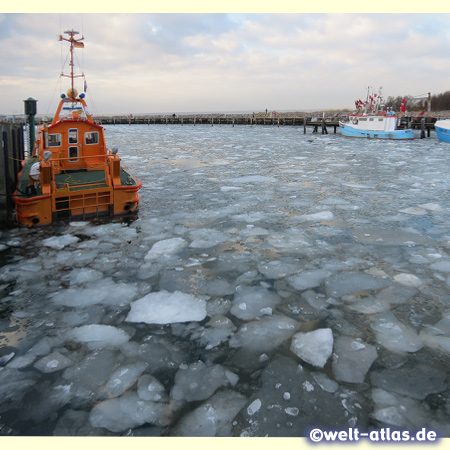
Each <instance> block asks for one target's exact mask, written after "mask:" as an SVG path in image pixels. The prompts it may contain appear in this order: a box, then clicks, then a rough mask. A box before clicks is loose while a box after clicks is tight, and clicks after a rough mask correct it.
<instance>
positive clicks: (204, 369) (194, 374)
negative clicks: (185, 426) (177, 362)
mask: <svg viewBox="0 0 450 450" xmlns="http://www.w3.org/2000/svg"><path fill="white" fill-rule="evenodd" d="M236 382H237V379H236V377H235V375H234V374H232V373H231V372H229V371H227V370H226V369H225V368H224V367H222V366H221V365H218V364H214V365H210V366H208V365H206V364H205V363H203V362H202V361H198V362H196V363H192V364H190V365H189V366H185V365H182V366H180V368H179V370H178V372H177V373H176V375H175V384H174V386H173V388H172V391H171V393H170V395H171V397H172V398H173V399H175V400H178V401H187V402H192V401H197V400H205V399H207V398H209V397H211V395H212V394H214V392H215V391H216V390H217V389H218V388H219V387H221V386H229V385H230V384H233V385H235V384H236Z"/></svg>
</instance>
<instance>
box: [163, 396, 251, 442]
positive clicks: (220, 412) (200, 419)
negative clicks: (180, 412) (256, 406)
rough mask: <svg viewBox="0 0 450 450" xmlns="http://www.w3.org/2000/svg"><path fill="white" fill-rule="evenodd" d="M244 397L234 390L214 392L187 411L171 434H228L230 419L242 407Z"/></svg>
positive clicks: (230, 425) (230, 424)
mask: <svg viewBox="0 0 450 450" xmlns="http://www.w3.org/2000/svg"><path fill="white" fill-rule="evenodd" d="M245 403H246V398H245V397H244V396H243V395H241V394H239V393H238V392H235V391H230V390H223V391H220V392H216V393H215V394H214V395H213V396H211V397H210V398H209V399H208V401H207V402H205V403H203V404H202V405H201V406H199V407H198V408H196V409H194V410H193V411H191V412H189V413H188V414H186V415H185V416H183V417H182V418H181V420H180V421H179V422H178V423H177V425H176V427H175V429H174V432H173V433H172V435H173V436H187V437H191V436H198V437H208V436H210V437H212V436H217V437H221V436H222V437H226V436H230V433H231V430H232V426H233V425H232V420H233V418H234V417H235V416H236V414H238V413H239V411H240V410H241V409H242V408H243V407H244V405H245Z"/></svg>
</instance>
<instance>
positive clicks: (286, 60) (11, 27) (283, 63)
mask: <svg viewBox="0 0 450 450" xmlns="http://www.w3.org/2000/svg"><path fill="white" fill-rule="evenodd" d="M405 10H406V9H405ZM72 28H73V29H75V30H77V31H79V32H80V35H81V34H83V35H84V38H85V40H84V42H85V48H84V49H83V50H81V49H80V50H77V51H76V57H77V59H76V63H77V65H79V68H80V70H82V71H83V72H84V74H85V75H86V80H87V85H88V94H89V95H88V102H89V103H90V106H91V110H93V112H94V113H97V114H120V113H122V114H129V113H133V114H137V113H161V112H168V113H182V112H194V111H195V112H205V111H255V112H257V111H263V110H265V109H266V108H268V109H269V110H277V111H283V110H284V111H287V110H298V111H305V110H321V109H341V108H353V106H354V101H355V100H356V99H358V98H364V97H365V93H366V89H367V86H373V88H374V89H375V90H378V88H379V87H380V86H383V94H384V97H385V98H386V97H388V96H391V95H392V96H398V95H413V96H416V95H417V96H418V95H421V94H424V93H427V92H431V93H432V94H437V93H441V92H445V91H447V90H450V84H449V79H450V56H449V55H450V14H448V13H433V14H418V13H408V14H404V13H396V14H373V13H370V14H359V13H348V14H340V13H338V14H336V13H320V14H315V13H299V14H294V13H287V14H281V13H280V14H278V13H277V14H273V13H269V14H266V13H258V14H247V13H233V14H230V13H228V14H225V13H211V14H203V13H189V14H186V13H156V14H155V13H133V14H131V13H127V14H124V13H117V14H116V13H111V14H98V13H84V14H59V13H57V14H52V13H45V14H36V13H33V14H30V13H6V14H0V114H20V113H22V112H23V100H24V99H26V98H28V97H33V98H35V99H37V100H38V113H40V114H51V113H53V111H54V109H55V107H56V104H57V102H58V99H59V95H60V93H61V92H65V91H66V90H67V88H68V84H67V83H68V82H67V80H66V79H64V78H62V79H61V78H60V77H59V75H60V73H61V71H62V68H63V66H64V61H65V60H66V56H67V54H68V49H69V46H68V44H67V43H60V42H58V36H59V34H60V33H61V32H62V31H64V30H67V29H72ZM65 69H66V70H65V71H67V70H68V66H67V65H66V66H65ZM80 88H81V86H80ZM79 90H80V89H79Z"/></svg>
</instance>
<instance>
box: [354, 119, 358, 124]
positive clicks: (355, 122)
mask: <svg viewBox="0 0 450 450" xmlns="http://www.w3.org/2000/svg"><path fill="white" fill-rule="evenodd" d="M353 125H358V119H357V118H356V117H355V118H354V119H353Z"/></svg>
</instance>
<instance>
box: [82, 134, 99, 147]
mask: <svg viewBox="0 0 450 450" xmlns="http://www.w3.org/2000/svg"><path fill="white" fill-rule="evenodd" d="M84 142H85V143H86V144H87V145H89V144H98V142H99V138H98V131H89V132H88V133H84Z"/></svg>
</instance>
